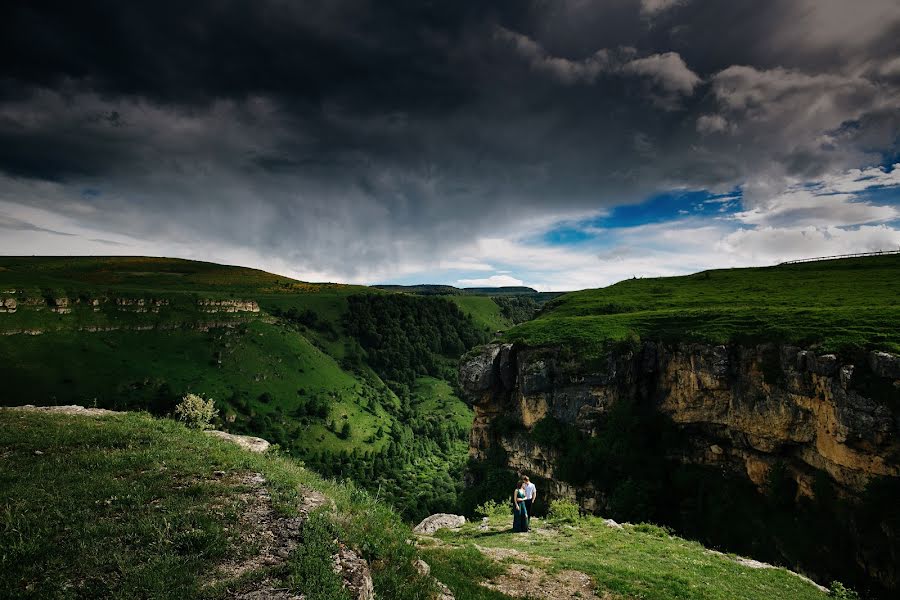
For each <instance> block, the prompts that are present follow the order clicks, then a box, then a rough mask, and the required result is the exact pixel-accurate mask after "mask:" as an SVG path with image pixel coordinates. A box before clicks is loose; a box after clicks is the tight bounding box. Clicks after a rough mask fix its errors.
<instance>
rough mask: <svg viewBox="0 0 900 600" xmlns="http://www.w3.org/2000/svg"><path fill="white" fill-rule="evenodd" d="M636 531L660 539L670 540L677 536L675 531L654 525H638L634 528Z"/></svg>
mask: <svg viewBox="0 0 900 600" xmlns="http://www.w3.org/2000/svg"><path fill="white" fill-rule="evenodd" d="M633 529H634V531H638V532H640V533H646V534H648V535H652V536H654V537H658V538H663V539H665V538H669V537H672V536H674V535H675V530H674V529H672V528H671V527H667V526H665V525H663V526H659V525H654V524H653V523H638V524H637V525H635V526H634V527H633Z"/></svg>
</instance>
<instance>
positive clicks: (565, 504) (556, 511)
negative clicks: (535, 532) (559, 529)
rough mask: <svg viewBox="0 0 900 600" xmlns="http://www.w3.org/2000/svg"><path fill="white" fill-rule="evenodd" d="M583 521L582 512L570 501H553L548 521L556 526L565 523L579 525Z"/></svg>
mask: <svg viewBox="0 0 900 600" xmlns="http://www.w3.org/2000/svg"><path fill="white" fill-rule="evenodd" d="M579 519H581V510H580V509H579V508H578V505H577V504H575V503H574V502H570V501H569V500H551V501H550V511H549V512H548V513H547V520H548V521H549V522H551V523H554V524H556V525H561V524H563V523H577V522H578V520H579Z"/></svg>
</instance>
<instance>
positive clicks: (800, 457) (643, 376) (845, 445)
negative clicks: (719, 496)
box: [460, 343, 900, 508]
mask: <svg viewBox="0 0 900 600" xmlns="http://www.w3.org/2000/svg"><path fill="white" fill-rule="evenodd" d="M460 385H461V386H462V388H463V390H464V391H465V393H466V395H467V396H468V397H469V399H470V400H471V401H472V403H473V406H474V409H475V422H474V426H473V429H472V434H471V439H470V454H471V455H472V456H473V457H474V458H476V459H484V458H486V456H487V452H488V450H489V449H490V448H492V447H496V446H500V447H503V448H504V450H506V451H507V453H508V454H509V456H510V458H509V460H510V466H511V467H513V468H517V469H519V470H522V471H530V472H533V473H536V474H538V475H539V476H541V477H545V478H547V479H551V480H552V479H555V477H554V472H553V467H554V465H553V462H554V460H553V459H554V457H553V453H552V450H550V449H547V448H541V447H540V446H539V445H537V444H534V443H523V440H519V439H515V438H518V437H520V436H521V432H525V433H526V434H527V431H528V430H529V429H531V428H532V427H533V426H534V425H535V424H536V423H537V422H538V421H540V420H541V419H543V418H544V417H547V416H552V417H554V418H555V419H557V420H558V421H560V422H562V423H566V424H569V425H573V426H575V427H576V428H578V429H579V430H580V431H582V432H583V433H585V434H588V435H590V434H591V433H592V432H593V431H594V429H595V428H596V427H597V426H598V424H599V423H601V422H602V420H603V418H604V415H605V414H606V413H607V412H608V411H609V410H610V408H611V407H612V406H613V405H614V404H615V403H616V402H620V401H622V400H624V399H629V400H635V399H637V400H640V401H644V402H651V403H653V404H654V405H655V407H656V408H657V410H658V411H659V412H660V413H662V414H664V415H667V416H668V417H669V418H671V420H672V421H673V422H674V423H676V424H678V425H680V426H682V427H683V428H689V429H690V430H691V433H692V434H693V436H692V437H693V442H694V445H695V448H694V449H693V450H694V452H693V453H692V455H691V456H688V457H685V460H689V461H695V462H702V463H706V464H715V465H718V466H721V465H722V464H723V463H731V464H732V466H735V467H736V468H737V469H739V470H740V471H743V472H744V473H746V475H747V477H749V478H750V479H751V480H752V481H754V483H756V484H757V485H760V486H761V485H763V484H764V479H765V475H766V473H767V472H768V468H769V467H770V466H771V465H772V464H773V463H774V462H775V461H776V460H779V461H783V460H785V459H787V460H788V461H789V465H788V466H789V467H790V468H791V469H792V475H793V476H794V477H796V479H797V483H798V489H799V490H800V493H802V494H807V495H809V494H811V493H812V491H811V483H812V482H811V481H809V480H808V479H806V476H807V473H808V472H809V471H810V470H818V471H825V472H827V473H828V474H829V475H830V476H831V478H832V479H833V480H834V481H835V482H836V483H838V484H839V485H840V486H841V487H842V488H843V489H844V490H847V491H851V492H852V491H860V490H862V489H863V488H864V487H865V485H866V484H867V483H868V482H869V481H870V480H871V479H872V478H873V477H900V460H898V457H900V438H898V435H897V434H898V431H900V414H898V406H897V401H898V400H900V357H898V356H895V355H892V354H889V353H886V352H871V353H869V354H867V355H866V357H865V361H864V363H863V364H852V363H847V362H843V361H841V360H839V359H838V357H837V356H835V355H834V354H821V355H816V354H815V353H814V352H812V351H807V350H802V349H799V348H794V347H789V346H783V347H777V346H772V345H761V346H756V347H750V348H748V347H741V346H721V345H719V346H712V345H702V344H684V345H679V346H677V347H669V346H666V345H664V344H656V343H647V344H644V345H643V346H642V347H640V348H639V349H636V351H629V352H627V353H624V354H615V353H610V354H608V355H607V356H605V357H603V358H602V359H600V360H594V361H591V363H590V364H589V365H582V364H579V363H578V362H577V361H574V362H573V359H571V358H569V357H566V356H563V353H561V352H560V351H558V350H553V349H549V350H548V349H538V350H535V349H527V348H516V347H513V346H512V345H509V344H493V345H490V346H486V347H485V348H484V349H483V352H482V353H480V354H478V355H476V356H474V357H472V358H471V359H470V360H468V361H466V362H464V363H463V365H462V366H461V368H460ZM501 415H503V417H504V418H507V419H512V420H513V421H514V422H515V423H516V424H517V425H519V426H521V429H520V430H517V431H516V432H513V433H512V434H503V433H501V432H498V431H496V430H495V428H494V424H495V423H496V422H497V421H498V419H499V418H500V416H501ZM525 437H527V435H526V436H525ZM562 495H568V494H562ZM586 508H590V507H586Z"/></svg>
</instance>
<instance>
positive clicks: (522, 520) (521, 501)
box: [512, 479, 528, 533]
mask: <svg viewBox="0 0 900 600" xmlns="http://www.w3.org/2000/svg"><path fill="white" fill-rule="evenodd" d="M512 502H513V531H514V532H522V533H524V532H526V531H528V511H527V510H525V480H524V479H520V480H519V487H517V488H516V489H515V490H513V496H512Z"/></svg>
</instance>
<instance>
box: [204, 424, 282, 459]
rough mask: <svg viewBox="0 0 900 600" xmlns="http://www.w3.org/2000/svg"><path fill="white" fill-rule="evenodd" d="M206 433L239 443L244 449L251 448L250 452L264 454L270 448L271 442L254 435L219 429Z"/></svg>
mask: <svg viewBox="0 0 900 600" xmlns="http://www.w3.org/2000/svg"><path fill="white" fill-rule="evenodd" d="M204 433H206V434H207V435H211V436H213V437H217V438H219V439H222V440H225V441H226V442H231V443H232V444H237V445H238V446H240V447H241V448H243V449H244V450H249V451H250V452H256V453H258V454H262V453H263V452H265V451H266V450H268V449H269V442H267V441H266V440H264V439H262V438H258V437H253V436H252V435H236V434H234V433H227V432H225V431H219V430H217V429H210V430H208V431H205V432H204Z"/></svg>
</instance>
